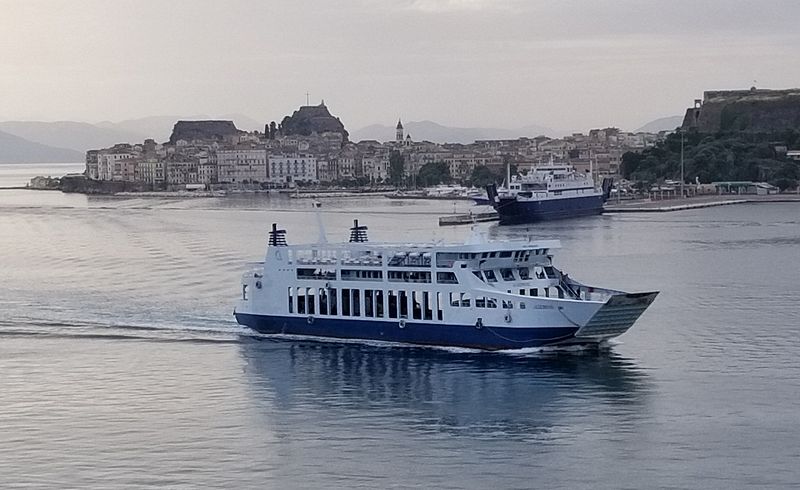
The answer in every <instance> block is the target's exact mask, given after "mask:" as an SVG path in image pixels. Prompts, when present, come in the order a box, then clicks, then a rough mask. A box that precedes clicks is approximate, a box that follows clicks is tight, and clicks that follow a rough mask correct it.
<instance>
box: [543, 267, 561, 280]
mask: <svg viewBox="0 0 800 490" xmlns="http://www.w3.org/2000/svg"><path fill="white" fill-rule="evenodd" d="M544 272H545V274H546V275H547V277H549V278H551V279H552V278H555V277H558V274H556V271H555V269H554V268H553V266H550V265H548V266H546V267H545V268H544Z"/></svg>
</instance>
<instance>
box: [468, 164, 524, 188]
mask: <svg viewBox="0 0 800 490" xmlns="http://www.w3.org/2000/svg"><path fill="white" fill-rule="evenodd" d="M516 174H517V166H516V165H511V175H516ZM505 178H506V175H505V173H504V171H503V170H502V169H497V170H492V169H491V168H489V167H487V166H486V165H478V166H476V167H475V168H474V169H473V170H472V175H470V177H469V182H468V183H469V184H470V185H471V186H473V187H486V186H487V185H489V184H500V183H501V182H503V181H504V180H505Z"/></svg>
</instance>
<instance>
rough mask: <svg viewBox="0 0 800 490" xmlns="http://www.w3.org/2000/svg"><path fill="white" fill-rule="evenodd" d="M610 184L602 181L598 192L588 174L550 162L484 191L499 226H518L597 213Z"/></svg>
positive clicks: (610, 182) (607, 193)
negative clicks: (499, 186)
mask: <svg viewBox="0 0 800 490" xmlns="http://www.w3.org/2000/svg"><path fill="white" fill-rule="evenodd" d="M611 184H612V181H611V179H610V178H606V179H603V184H602V186H601V188H600V189H598V188H596V187H595V184H594V179H593V178H592V176H591V174H590V173H581V172H577V171H576V170H575V169H574V168H573V167H572V166H571V165H558V164H554V163H552V162H551V163H549V164H548V165H543V166H537V167H534V168H532V169H530V170H529V171H528V172H527V173H526V174H524V175H519V176H514V177H511V178H509V179H508V180H507V181H506V185H505V186H504V187H501V188H499V189H498V188H497V187H496V186H494V185H490V186H488V187H487V189H486V190H487V195H488V197H489V203H490V204H491V205H492V207H494V209H495V210H496V211H497V214H498V215H499V217H500V224H518V223H534V222H537V221H545V220H554V219H565V218H576V217H580V216H591V215H596V214H601V213H602V212H603V203H604V202H605V201H606V200H607V199H608V196H609V193H610V191H611Z"/></svg>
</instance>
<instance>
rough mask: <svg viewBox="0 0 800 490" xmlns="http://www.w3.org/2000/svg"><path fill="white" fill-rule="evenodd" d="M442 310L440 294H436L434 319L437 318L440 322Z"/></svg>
mask: <svg viewBox="0 0 800 490" xmlns="http://www.w3.org/2000/svg"><path fill="white" fill-rule="evenodd" d="M450 294H453V293H450ZM442 309H443V307H442V293H436V318H438V319H439V320H440V321H441V320H442V317H443V311H442Z"/></svg>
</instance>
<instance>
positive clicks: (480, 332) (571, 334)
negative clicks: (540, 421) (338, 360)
mask: <svg viewBox="0 0 800 490" xmlns="http://www.w3.org/2000/svg"><path fill="white" fill-rule="evenodd" d="M235 316H236V321H238V322H239V323H240V324H242V325H245V326H247V327H250V328H252V329H253V330H255V331H256V332H259V333H263V334H289V335H307V336H314V337H329V338H338V339H353V340H380V341H384V342H402V343H408V344H420V345H435V346H443V347H468V348H474V349H484V350H500V349H522V348H528V347H542V346H547V345H556V344H564V343H573V342H574V341H575V340H576V338H575V333H576V332H577V331H578V328H577V327H572V326H570V327H536V328H507V327H489V326H484V327H481V328H477V327H476V326H475V325H431V324H430V323H422V322H413V321H406V323H405V325H404V326H403V327H402V328H401V327H400V322H399V321H398V320H394V321H372V320H370V321H365V320H345V319H341V318H320V317H314V318H313V319H309V318H307V317H296V316H268V315H254V314H248V313H236V314H235ZM581 343H586V344H595V343H597V342H596V341H593V340H591V339H584V340H582V341H581Z"/></svg>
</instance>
